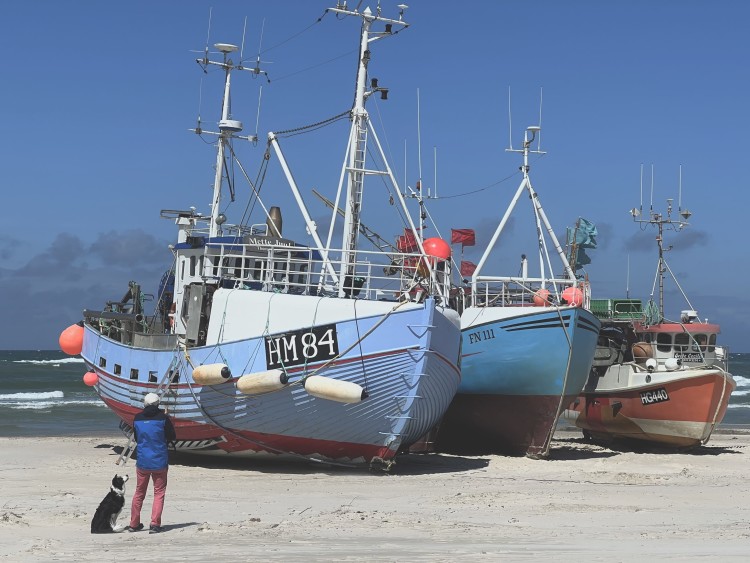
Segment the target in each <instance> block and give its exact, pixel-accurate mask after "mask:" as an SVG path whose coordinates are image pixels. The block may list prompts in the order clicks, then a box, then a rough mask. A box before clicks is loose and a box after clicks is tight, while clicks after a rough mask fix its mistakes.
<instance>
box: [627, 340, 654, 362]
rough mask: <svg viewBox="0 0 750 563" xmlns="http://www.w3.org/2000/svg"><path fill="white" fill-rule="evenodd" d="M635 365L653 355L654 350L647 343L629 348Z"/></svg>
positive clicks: (639, 343) (638, 343)
mask: <svg viewBox="0 0 750 563" xmlns="http://www.w3.org/2000/svg"><path fill="white" fill-rule="evenodd" d="M631 350H632V352H633V359H634V360H635V361H636V363H639V364H640V363H643V362H645V361H646V360H647V359H649V358H651V357H652V356H653V355H654V349H653V347H652V346H651V344H650V343H648V342H636V343H635V344H633V346H632V348H631Z"/></svg>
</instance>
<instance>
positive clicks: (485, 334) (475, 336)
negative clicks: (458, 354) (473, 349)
mask: <svg viewBox="0 0 750 563" xmlns="http://www.w3.org/2000/svg"><path fill="white" fill-rule="evenodd" d="M493 338H495V329H493V328H487V329H484V330H478V331H476V332H470V333H469V344H476V343H477V342H481V341H482V340H492V339H493Z"/></svg>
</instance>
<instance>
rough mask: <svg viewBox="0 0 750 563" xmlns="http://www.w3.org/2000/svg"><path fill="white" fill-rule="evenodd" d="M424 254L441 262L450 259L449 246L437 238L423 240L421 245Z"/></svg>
mask: <svg viewBox="0 0 750 563" xmlns="http://www.w3.org/2000/svg"><path fill="white" fill-rule="evenodd" d="M422 246H424V253H425V254H426V255H427V256H434V257H435V258H440V259H441V260H447V259H448V258H450V257H451V245H450V244H448V243H447V242H445V241H444V240H443V239H441V238H438V237H432V238H428V239H425V240H424V242H423V243H422Z"/></svg>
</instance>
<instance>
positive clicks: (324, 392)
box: [304, 375, 367, 403]
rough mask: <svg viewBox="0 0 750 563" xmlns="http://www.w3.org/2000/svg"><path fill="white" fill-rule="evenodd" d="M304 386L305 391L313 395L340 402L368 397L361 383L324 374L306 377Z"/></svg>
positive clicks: (357, 400) (352, 401) (357, 401)
mask: <svg viewBox="0 0 750 563" xmlns="http://www.w3.org/2000/svg"><path fill="white" fill-rule="evenodd" d="M304 386H305V391H307V392H308V394H310V395H312V396H313V397H318V398H319V399H328V400H329V401H338V402H339V403H359V402H360V401H361V400H363V399H366V398H367V392H366V391H365V390H364V389H363V388H362V386H361V385H358V384H356V383H354V382H352V381H341V380H339V379H331V378H330V377H324V376H322V375H311V376H310V377H308V378H306V379H305V381H304Z"/></svg>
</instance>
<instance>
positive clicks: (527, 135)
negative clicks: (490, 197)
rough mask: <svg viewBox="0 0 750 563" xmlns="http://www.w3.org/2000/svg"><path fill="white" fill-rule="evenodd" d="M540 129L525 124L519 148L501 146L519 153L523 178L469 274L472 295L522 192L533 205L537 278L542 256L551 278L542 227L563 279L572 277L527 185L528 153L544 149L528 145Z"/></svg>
mask: <svg viewBox="0 0 750 563" xmlns="http://www.w3.org/2000/svg"><path fill="white" fill-rule="evenodd" d="M540 130H541V127H539V126H536V125H532V126H530V127H527V128H526V131H525V132H524V138H523V148H522V149H513V148H508V149H505V150H506V151H507V152H515V153H520V154H521V155H522V156H523V166H521V172H522V173H523V178H522V179H521V183H520V184H519V186H518V189H517V190H516V193H515V195H514V196H513V199H512V200H511V203H510V205H509V206H508V208H507V209H506V210H505V214H504V215H503V218H502V219H501V220H500V224H499V225H498V226H497V229H496V230H495V233H494V234H493V235H492V239H491V240H490V242H489V244H488V245H487V248H486V249H485V251H484V254H483V255H482V258H481V259H480V260H479V264H477V267H476V270H474V273H473V274H472V277H471V284H472V292H473V294H474V295H477V290H478V288H477V284H478V282H479V281H482V276H481V272H482V268H483V267H484V264H485V262H486V261H487V259H488V258H489V256H490V254H491V253H492V249H493V248H494V247H495V244H496V243H497V240H498V238H500V234H501V233H502V231H503V229H504V228H505V225H506V224H507V222H508V219H509V218H510V215H511V213H512V212H513V209H515V207H516V204H517V203H518V200H519V199H520V197H521V195H522V194H523V192H524V191H527V192H528V194H529V198H530V199H531V202H532V205H533V206H534V215H535V218H536V227H537V234H538V237H539V243H540V250H539V252H540V255H539V260H540V265H541V270H542V274H541V277H540V279H546V276H545V275H544V259H545V258H546V262H547V265H548V266H549V268H550V279H549V281H554V279H553V278H554V275H553V272H552V269H551V268H552V265H551V263H550V260H549V255H548V252H547V247H546V244H545V242H544V234H543V231H542V228H544V229H546V231H547V234H548V235H549V237H550V240H551V241H552V243H553V245H554V247H555V250H556V251H557V254H558V256H559V257H560V260H561V261H562V263H563V267H564V268H565V274H566V276H567V278H568V279H569V280H575V274H574V273H573V270H572V268H571V267H570V264H569V263H568V259H567V257H566V256H565V252H563V249H562V247H561V246H560V242H559V241H558V240H557V236H556V235H555V232H554V230H553V229H552V226H551V225H550V222H549V220H548V219H547V215H546V213H545V212H544V209H542V204H541V203H540V202H539V196H538V195H537V193H536V192H535V191H534V188H533V187H532V185H531V178H530V176H529V170H531V165H530V164H529V155H530V154H545V152H544V151H541V150H539V149H537V150H534V149H532V148H531V144H532V143H533V142H534V139H535V138H536V135H537V133H539V131H540ZM542 254H544V255H545V256H542ZM484 279H485V280H487V281H489V280H490V279H493V278H492V277H488V276H484Z"/></svg>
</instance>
